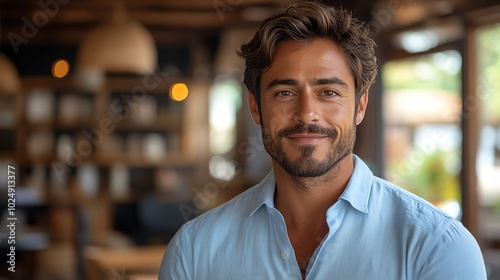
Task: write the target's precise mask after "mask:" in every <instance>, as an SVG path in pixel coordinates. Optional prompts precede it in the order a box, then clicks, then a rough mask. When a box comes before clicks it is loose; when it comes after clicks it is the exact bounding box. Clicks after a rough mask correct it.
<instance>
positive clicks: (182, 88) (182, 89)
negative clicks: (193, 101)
mask: <svg viewBox="0 0 500 280" xmlns="http://www.w3.org/2000/svg"><path fill="white" fill-rule="evenodd" d="M187 96H188V87H187V85H186V84H184V83H177V84H174V85H172V86H171V87H170V98H172V100H175V101H182V100H184V99H186V97H187Z"/></svg>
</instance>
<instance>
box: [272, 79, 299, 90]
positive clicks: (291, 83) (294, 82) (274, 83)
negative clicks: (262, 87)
mask: <svg viewBox="0 0 500 280" xmlns="http://www.w3.org/2000/svg"><path fill="white" fill-rule="evenodd" d="M298 84H299V82H298V81H297V80H293V79H283V80H280V79H274V80H272V81H271V82H270V83H269V84H268V85H267V86H266V89H270V88H273V87H275V86H278V85H285V86H296V85H298Z"/></svg>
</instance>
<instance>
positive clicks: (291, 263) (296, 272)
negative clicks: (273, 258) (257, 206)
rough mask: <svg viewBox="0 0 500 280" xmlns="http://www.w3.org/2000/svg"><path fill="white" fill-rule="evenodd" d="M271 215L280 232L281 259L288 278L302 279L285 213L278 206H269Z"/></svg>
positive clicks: (277, 230)
mask: <svg viewBox="0 0 500 280" xmlns="http://www.w3.org/2000/svg"><path fill="white" fill-rule="evenodd" d="M268 210H270V213H271V217H272V219H273V221H274V223H273V224H274V226H275V230H276V232H277V234H278V240H280V242H281V244H280V253H279V254H280V255H279V258H280V259H281V261H284V262H285V267H286V271H287V274H286V279H291V280H302V275H301V273H300V269H299V265H298V263H297V259H296V258H295V251H294V250H293V247H292V243H291V242H290V239H289V238H288V234H287V231H286V223H285V219H284V218H283V215H281V213H280V212H279V211H278V210H277V209H276V208H269V209H268Z"/></svg>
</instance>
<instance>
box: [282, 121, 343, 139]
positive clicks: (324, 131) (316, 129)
mask: <svg viewBox="0 0 500 280" xmlns="http://www.w3.org/2000/svg"><path fill="white" fill-rule="evenodd" d="M302 133H310V134H319V135H325V136H328V137H332V138H336V137H337V131H336V130H335V129H331V128H325V127H322V126H319V125H315V124H298V125H296V126H292V127H288V128H283V129H281V130H280V131H279V132H278V135H277V136H278V138H283V137H288V136H290V135H294V134H302Z"/></svg>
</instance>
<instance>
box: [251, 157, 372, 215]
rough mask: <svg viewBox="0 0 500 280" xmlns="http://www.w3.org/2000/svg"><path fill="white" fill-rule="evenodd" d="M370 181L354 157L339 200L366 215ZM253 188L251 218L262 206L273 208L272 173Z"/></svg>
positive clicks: (359, 160)
mask: <svg viewBox="0 0 500 280" xmlns="http://www.w3.org/2000/svg"><path fill="white" fill-rule="evenodd" d="M372 180H373V173H372V172H371V171H370V169H369V168H368V166H367V165H366V164H365V163H364V162H363V160H361V159H360V158H359V157H358V156H356V155H354V171H353V173H352V175H351V178H350V179H349V182H348V183H347V186H346V189H345V190H344V192H343V193H342V195H341V196H340V199H343V200H345V201H347V202H349V204H351V206H352V207H354V208H355V209H357V210H358V211H361V212H363V213H368V200H369V198H370V190H371V184H372ZM253 188H254V192H253V195H252V200H251V201H252V202H251V203H250V204H249V208H248V209H249V212H250V214H249V216H252V215H253V213H255V212H256V211H257V210H258V209H259V208H260V207H261V206H262V205H266V206H267V207H268V208H274V191H275V188H276V179H275V178H274V173H273V172H272V171H271V172H270V173H269V174H268V175H267V176H266V177H265V178H264V179H263V180H262V181H261V182H260V183H259V184H257V185H256V186H255V187H253Z"/></svg>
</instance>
